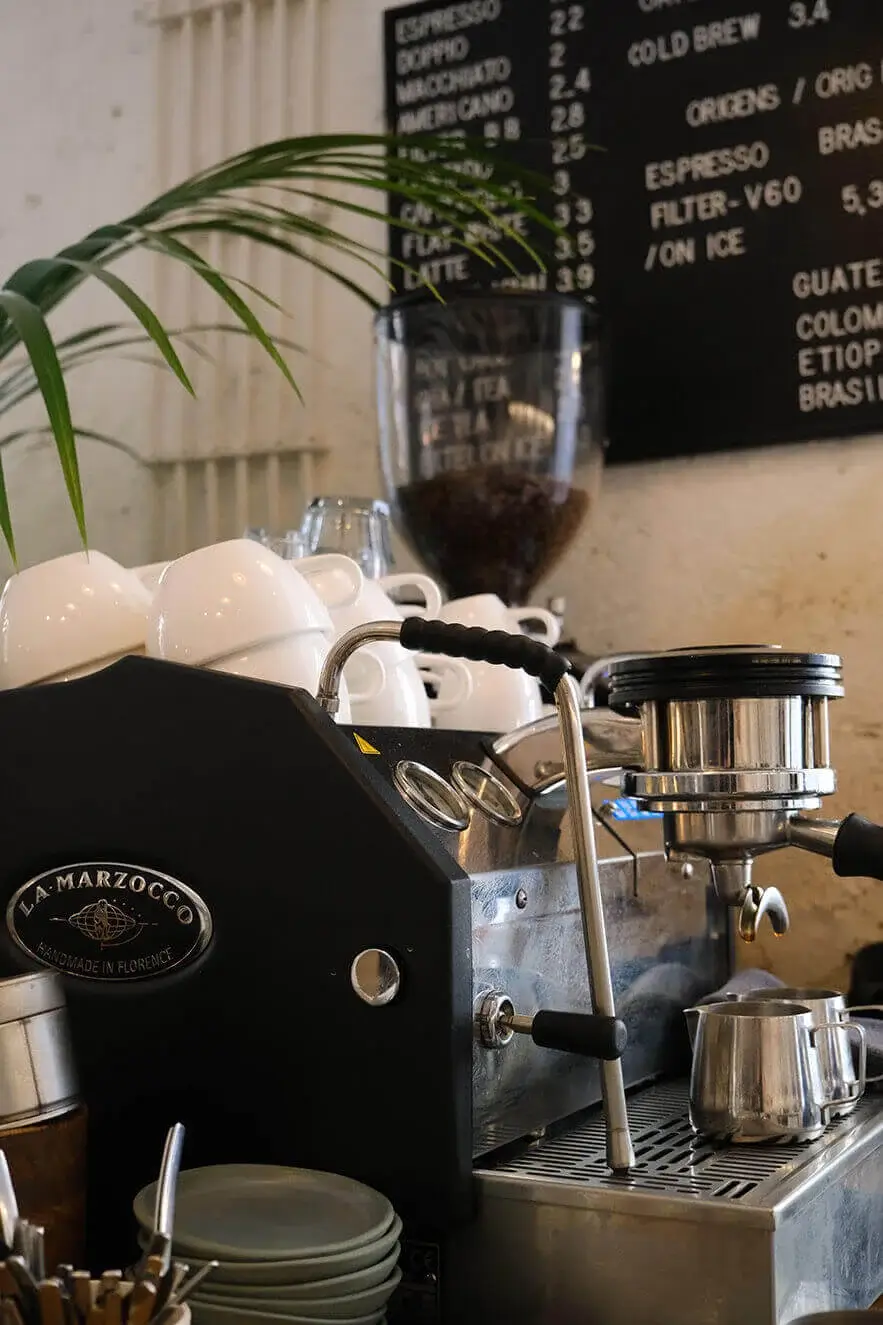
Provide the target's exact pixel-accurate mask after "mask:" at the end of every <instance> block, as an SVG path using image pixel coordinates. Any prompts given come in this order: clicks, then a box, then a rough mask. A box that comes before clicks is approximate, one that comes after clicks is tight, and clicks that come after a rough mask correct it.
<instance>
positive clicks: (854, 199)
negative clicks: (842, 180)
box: [840, 179, 883, 216]
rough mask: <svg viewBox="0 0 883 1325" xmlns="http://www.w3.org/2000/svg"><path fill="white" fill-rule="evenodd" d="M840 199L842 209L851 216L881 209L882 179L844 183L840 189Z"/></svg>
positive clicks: (865, 214) (882, 202)
mask: <svg viewBox="0 0 883 1325" xmlns="http://www.w3.org/2000/svg"><path fill="white" fill-rule="evenodd" d="M840 199H841V201H842V203H843V210H844V211H845V212H849V213H850V214H851V215H852V216H867V215H868V213H869V212H879V211H883V179H872V180H871V181H870V183H869V184H864V185H858V184H846V185H844V187H843V188H842V189H841V190H840Z"/></svg>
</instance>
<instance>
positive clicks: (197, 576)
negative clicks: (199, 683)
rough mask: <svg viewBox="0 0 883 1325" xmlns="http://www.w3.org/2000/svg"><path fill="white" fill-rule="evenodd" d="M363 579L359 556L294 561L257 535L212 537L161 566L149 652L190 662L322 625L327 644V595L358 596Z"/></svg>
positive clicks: (336, 599)
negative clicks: (213, 539) (210, 541)
mask: <svg viewBox="0 0 883 1325" xmlns="http://www.w3.org/2000/svg"><path fill="white" fill-rule="evenodd" d="M363 583H364V577H363V575H362V572H361V571H360V570H359V567H358V566H357V565H356V563H355V562H354V561H351V560H350V558H349V557H343V556H340V555H338V554H337V553H327V554H326V555H323V556H318V557H305V558H303V559H302V560H301V561H298V562H297V563H294V562H290V561H283V560H282V558H281V557H277V556H276V554H275V552H272V551H270V549H269V548H265V547H262V546H261V544H260V543H256V542H254V541H253V540H251V539H247V538H236V539H231V540H230V541H229V542H226V543H214V544H212V545H211V546H210V547H204V548H199V549H198V550H197V551H196V552H190V553H188V554H187V555H186V556H184V557H180V558H179V559H178V560H177V561H175V562H173V563H172V564H171V565H170V566H168V567H167V568H166V570H165V571H164V572H163V575H162V578H161V580H160V583H159V585H158V587H157V590H156V593H155V595H154V598H153V605H152V608H151V612H150V621H149V626H148V631H147V652H148V653H149V654H150V655H151V656H152V657H156V658H167V659H169V660H171V661H173V662H180V663H188V664H190V665H191V666H192V665H198V664H203V663H208V662H212V661H214V660H216V659H220V658H228V657H230V656H231V655H234V654H237V653H244V652H245V651H247V650H249V649H252V648H254V647H255V646H257V645H262V644H269V643H273V642H275V641H278V640H283V639H286V638H288V637H290V636H292V635H299V634H302V633H303V632H305V631H316V632H319V633H320V635H321V636H322V639H323V643H324V644H325V647H326V648H327V642H326V641H325V639H324V636H325V635H328V636H329V637H330V635H331V634H332V632H333V626H332V622H331V618H330V616H329V615H328V609H327V607H326V606H325V601H328V602H331V603H334V604H335V605H338V606H343V605H345V604H347V603H351V602H355V600H356V599H357V598H358V596H359V594H360V593H361V590H362V585H363ZM320 590H321V593H322V595H323V596H324V599H325V601H323V597H320V594H319V591H320Z"/></svg>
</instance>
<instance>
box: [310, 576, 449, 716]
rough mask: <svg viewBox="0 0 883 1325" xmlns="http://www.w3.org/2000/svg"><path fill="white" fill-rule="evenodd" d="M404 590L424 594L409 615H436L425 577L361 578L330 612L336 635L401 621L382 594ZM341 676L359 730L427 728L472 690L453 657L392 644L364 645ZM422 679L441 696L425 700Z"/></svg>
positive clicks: (432, 588)
mask: <svg viewBox="0 0 883 1325" xmlns="http://www.w3.org/2000/svg"><path fill="white" fill-rule="evenodd" d="M297 564H298V565H302V564H303V563H301V562H298V563H297ZM405 587H407V588H409V589H412V590H413V589H416V590H417V592H418V593H419V594H421V595H422V596H423V600H424V601H423V605H422V606H421V607H412V608H411V614H412V615H419V616H423V617H428V618H435V617H438V614H439V612H440V610H441V603H442V596H441V591H440V590H439V587H438V585H437V584H436V583H435V581H434V580H431V579H430V578H429V576H427V575H418V574H416V573H414V574H411V573H403V574H401V575H385V576H383V577H382V578H381V579H379V580H365V583H364V584H363V586H362V592H361V593H360V595H359V597H358V598H357V600H356V601H355V602H354V603H351V604H348V605H346V606H341V607H331V608H330V611H331V619H332V621H333V622H334V630H335V634H336V635H337V636H338V637H339V636H340V635H345V634H346V633H347V631H349V630H354V629H355V627H356V626H361V625H365V624H367V623H368V622H371V621H403V620H404V617H403V615H402V612H401V610H400V609H399V608H398V607H397V605H396V604H395V603H394V602H393V600H392V599H391V598H390V596H389V593H388V592H387V591H388V590H391V589H392V590H394V589H401V588H405ZM343 676H344V680H345V681H346V682H347V685H348V686H349V691H350V699H351V702H352V716H353V722H355V723H358V724H359V725H360V726H364V727H429V726H431V725H432V720H433V718H434V717H435V716H436V715H437V714H439V713H440V712H442V710H445V709H449V708H452V707H454V706H455V705H456V704H458V703H463V702H464V701H465V700H466V699H467V698H468V696H469V695H470V694H471V692H472V677H471V675H470V672H469V669H468V667H467V666H466V665H465V664H464V663H462V662H460V661H459V660H458V659H456V658H445V657H442V656H435V655H430V654H414V653H410V652H409V651H408V650H407V649H405V648H403V647H402V645H401V644H397V643H394V642H392V641H390V642H388V643H387V642H384V643H382V644H365V645H363V646H362V647H361V648H360V649H358V650H357V651H356V653H354V654H353V656H352V658H351V659H350V661H349V662H348V663H347V665H346V667H345V668H344V672H343ZM424 679H425V680H427V681H431V682H433V683H434V684H435V685H436V687H438V688H439V689H441V688H442V686H443V687H444V689H445V695H444V698H438V699H430V698H429V697H428V695H427V693H426V690H425V687H424V684H423V682H424Z"/></svg>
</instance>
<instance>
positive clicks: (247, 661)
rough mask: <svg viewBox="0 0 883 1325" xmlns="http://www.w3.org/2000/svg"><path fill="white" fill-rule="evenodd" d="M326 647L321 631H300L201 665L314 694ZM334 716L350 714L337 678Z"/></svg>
mask: <svg viewBox="0 0 883 1325" xmlns="http://www.w3.org/2000/svg"><path fill="white" fill-rule="evenodd" d="M328 648H329V644H328V640H327V639H326V638H325V636H324V635H323V634H322V633H321V631H315V630H311V631H304V632H303V633H302V634H300V635H291V636H289V637H288V639H281V640H273V641H271V642H269V643H267V644H256V645H254V646H253V647H252V648H248V649H241V650H240V651H239V652H237V653H231V654H229V655H228V656H227V657H225V658H215V659H213V661H212V662H210V663H206V664H205V666H206V668H207V670H208V671H211V672H229V673H231V674H232V675H233V676H246V677H250V678H251V679H252V680H253V681H270V682H272V683H273V684H274V685H283V686H291V687H296V688H298V689H301V690H307V691H309V693H310V694H311V695H315V694H316V691H317V690H318V688H319V675H320V673H321V671H322V664H323V663H324V661H325V658H326V656H327V654H328ZM335 716H336V719H337V721H338V722H349V721H350V719H351V716H352V713H351V709H350V699H349V692H348V690H347V686H346V682H345V681H342V682H341V689H340V707H339V708H338V711H337V714H336V715H335Z"/></svg>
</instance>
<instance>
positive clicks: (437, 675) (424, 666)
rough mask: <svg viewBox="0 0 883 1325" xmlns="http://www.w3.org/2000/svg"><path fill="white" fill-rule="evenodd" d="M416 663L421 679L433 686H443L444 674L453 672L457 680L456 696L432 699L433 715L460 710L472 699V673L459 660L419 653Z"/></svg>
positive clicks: (430, 707)
mask: <svg viewBox="0 0 883 1325" xmlns="http://www.w3.org/2000/svg"><path fill="white" fill-rule="evenodd" d="M415 660H416V663H417V666H418V668H419V669H420V675H421V677H422V678H423V679H424V680H426V681H430V682H431V683H432V684H433V685H441V683H442V674H443V673H444V672H452V673H453V674H454V676H455V677H456V678H457V681H456V686H455V690H454V694H453V695H451V696H450V697H449V698H448V699H431V700H430V701H429V709H430V712H431V713H446V712H447V711H448V710H449V709H455V708H459V706H460V705H461V704H465V703H466V701H467V699H470V698H471V697H472V690H473V681H472V672H471V671H470V670H469V668H468V667H467V666H466V664H465V663H463V662H461V661H460V660H459V658H446V657H444V656H443V655H440V654H437V653H418V654H417V655H416V659H415Z"/></svg>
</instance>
